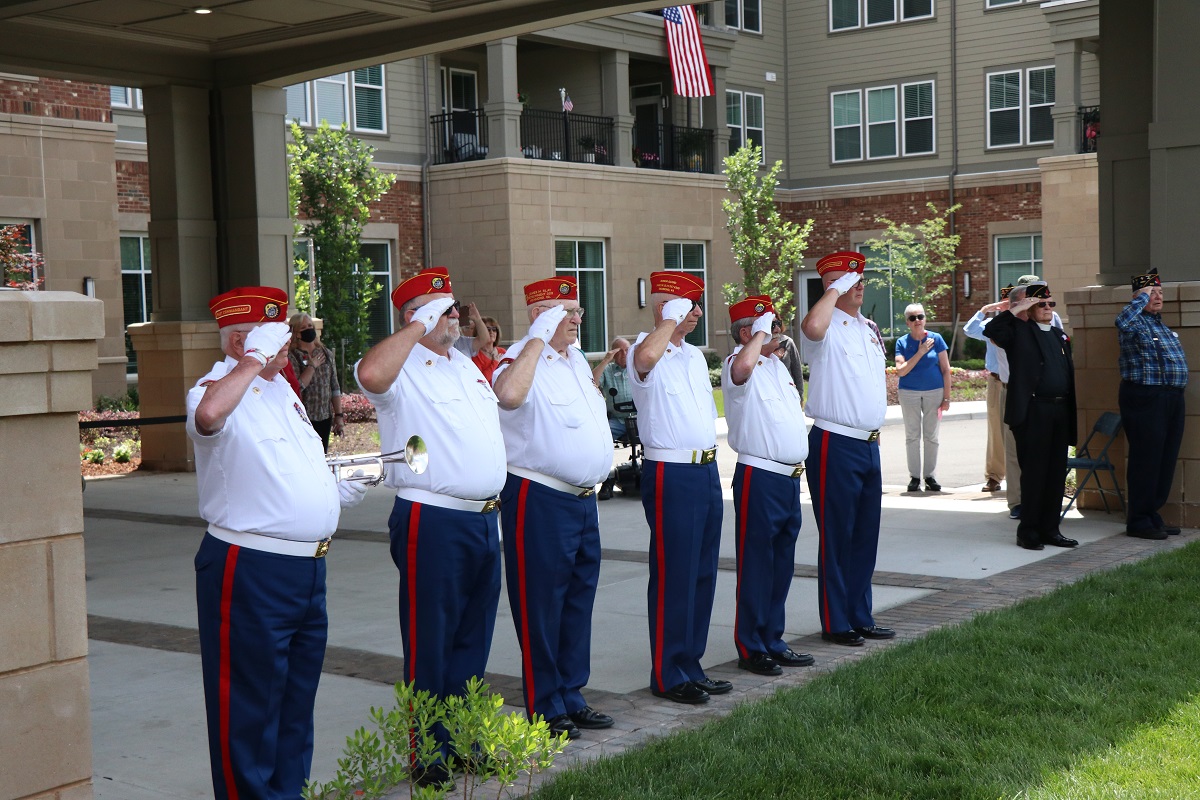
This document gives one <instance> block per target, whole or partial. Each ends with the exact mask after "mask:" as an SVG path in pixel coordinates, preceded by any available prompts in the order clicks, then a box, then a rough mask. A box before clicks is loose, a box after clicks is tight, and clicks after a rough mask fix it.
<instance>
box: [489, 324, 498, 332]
mask: <svg viewBox="0 0 1200 800" xmlns="http://www.w3.org/2000/svg"><path fill="white" fill-rule="evenodd" d="M487 329H488V330H489V331H491V332H492V333H499V332H500V329H499V328H493V327H492V326H491V325H488V326H487Z"/></svg>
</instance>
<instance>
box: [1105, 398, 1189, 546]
mask: <svg viewBox="0 0 1200 800" xmlns="http://www.w3.org/2000/svg"><path fill="white" fill-rule="evenodd" d="M1118 403H1119V404H1120V408H1121V424H1122V425H1123V426H1124V428H1125V439H1126V442H1127V445H1126V452H1127V453H1128V461H1127V462H1126V470H1125V492H1126V512H1125V527H1126V528H1127V529H1128V530H1131V531H1145V530H1152V529H1156V528H1162V527H1163V524H1164V523H1163V518H1162V516H1160V515H1159V513H1158V511H1159V509H1160V508H1162V507H1163V506H1164V505H1166V503H1167V498H1169V497H1170V495H1171V484H1172V483H1173V482H1174V480H1175V462H1176V460H1177V459H1178V458H1179V447H1180V444H1181V443H1182V442H1183V427H1184V420H1185V419H1186V417H1185V416H1184V412H1185V401H1184V390H1183V389H1178V388H1174V387H1171V386H1147V385H1144V384H1140V383H1133V382H1131V381H1121V388H1120V390H1119V391H1118Z"/></svg>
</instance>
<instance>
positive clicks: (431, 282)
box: [392, 267, 450, 308]
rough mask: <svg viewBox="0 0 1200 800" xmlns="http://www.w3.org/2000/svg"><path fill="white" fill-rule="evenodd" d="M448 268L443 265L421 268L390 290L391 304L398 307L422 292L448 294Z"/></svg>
mask: <svg viewBox="0 0 1200 800" xmlns="http://www.w3.org/2000/svg"><path fill="white" fill-rule="evenodd" d="M449 292H450V270H448V269H446V268H445V267H430V268H429V269H423V270H421V271H420V272H418V273H417V274H416V275H413V276H412V277H411V278H409V279H408V280H406V281H401V282H400V285H399V286H397V287H396V288H395V289H393V290H392V305H394V306H395V307H396V308H400V307H401V306H403V305H404V304H405V303H407V302H408V301H409V300H412V299H413V298H414V297H420V296H421V295H423V294H449Z"/></svg>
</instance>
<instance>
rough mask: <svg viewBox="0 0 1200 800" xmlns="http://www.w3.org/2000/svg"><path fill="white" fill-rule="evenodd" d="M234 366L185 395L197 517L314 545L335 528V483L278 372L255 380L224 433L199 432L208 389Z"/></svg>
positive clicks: (230, 363) (226, 364) (217, 367)
mask: <svg viewBox="0 0 1200 800" xmlns="http://www.w3.org/2000/svg"><path fill="white" fill-rule="evenodd" d="M237 364H238V362H237V359H235V358H232V357H226V359H225V360H224V361H218V362H217V363H216V364H214V365H213V368H212V371H210V372H209V373H208V374H207V375H205V376H204V377H203V378H201V379H200V380H199V382H198V383H197V384H196V385H195V386H194V387H192V389H191V391H189V392H188V396H187V433H188V436H189V437H190V438H191V440H192V441H193V442H194V443H195V445H196V484H197V488H198V489H199V491H200V516H201V517H203V518H204V519H205V521H207V522H209V523H210V524H212V525H216V526H218V527H221V528H227V529H229V530H233V531H243V532H246V533H257V534H261V535H263V536H273V537H275V538H277V539H290V540H293V541H298V542H318V541H321V540H322V539H328V538H329V537H330V536H331V535H333V532H334V531H335V530H337V524H338V517H339V515H340V514H341V504H340V502H339V499H338V490H337V481H336V480H335V479H334V477H333V473H332V472H331V471H330V469H329V467H327V466H326V465H325V452H324V450H323V449H322V448H321V438H320V437H319V436H317V432H316V431H314V430H313V427H312V424H311V423H310V422H309V421H308V416H307V415H306V414H305V413H304V406H303V405H302V404H301V403H300V398H299V397H297V396H296V393H295V392H293V391H292V387H291V386H289V385H288V382H287V380H285V379H284V378H283V376H282V375H276V376H275V377H274V378H272V379H271V380H270V381H266V380H263V379H262V378H255V379H254V380H253V382H251V384H250V388H249V389H247V390H246V394H245V396H244V397H242V400H241V402H240V403H238V405H237V408H235V409H234V410H233V413H231V414H230V415H229V416H228V417H227V418H226V420H225V425H224V426H223V427H222V428H221V430H219V431H217V432H216V433H214V434H213V435H211V436H205V435H203V434H201V433H200V432H199V431H198V430H197V429H196V408H197V406H199V405H200V400H201V399H202V398H203V397H204V393H205V391H207V389H206V385H207V384H208V383H211V382H213V381H217V380H220V379H221V378H223V377H225V376H226V375H227V374H229V373H230V372H231V371H232V370H233V368H234V367H236V366H237Z"/></svg>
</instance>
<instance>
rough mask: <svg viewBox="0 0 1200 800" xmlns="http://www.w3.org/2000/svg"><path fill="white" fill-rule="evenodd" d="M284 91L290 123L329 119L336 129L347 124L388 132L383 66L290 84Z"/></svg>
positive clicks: (369, 131)
mask: <svg viewBox="0 0 1200 800" xmlns="http://www.w3.org/2000/svg"><path fill="white" fill-rule="evenodd" d="M284 91H285V93H286V94H287V119H288V121H289V122H291V121H293V120H294V121H296V122H298V123H299V124H301V125H317V124H319V123H321V122H328V123H329V125H330V127H333V128H336V127H338V126H340V125H342V124H343V123H345V124H346V126H347V127H348V128H350V130H353V131H360V132H362V133H386V132H387V104H386V102H385V100H384V87H383V67H382V66H375V67H366V68H364V69H356V70H354V71H353V72H339V73H338V74H336V75H328V76H326V77H324V78H318V79H316V80H315V81H305V82H304V83H297V84H294V85H292V86H288V87H286V88H285V90H284Z"/></svg>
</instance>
